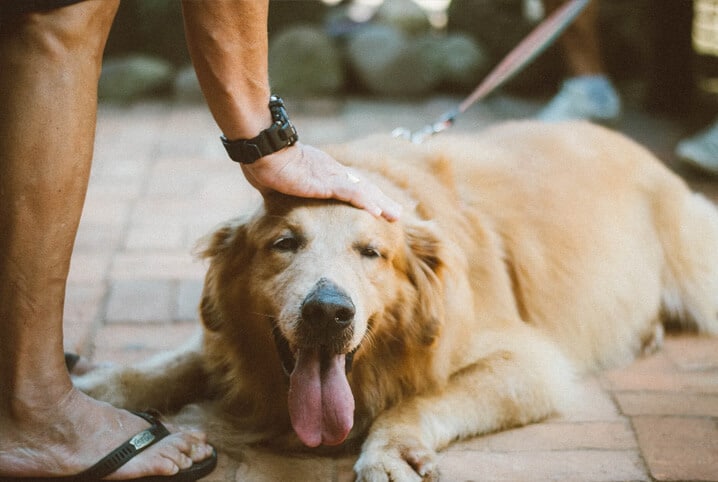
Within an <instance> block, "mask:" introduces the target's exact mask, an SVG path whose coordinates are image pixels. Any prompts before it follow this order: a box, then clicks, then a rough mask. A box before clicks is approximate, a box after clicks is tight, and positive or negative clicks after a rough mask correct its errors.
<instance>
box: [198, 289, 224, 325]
mask: <svg viewBox="0 0 718 482" xmlns="http://www.w3.org/2000/svg"><path fill="white" fill-rule="evenodd" d="M212 291H213V290H212V288H211V287H209V286H207V285H206V284H205V287H204V289H203V290H202V300H201V301H200V303H199V315H200V319H201V320H202V324H203V325H204V326H205V328H207V329H208V330H209V331H217V330H219V328H220V327H221V326H222V313H221V311H220V310H219V308H218V307H217V303H216V301H215V297H214V296H213V294H212Z"/></svg>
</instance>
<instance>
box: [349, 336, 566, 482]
mask: <svg viewBox="0 0 718 482" xmlns="http://www.w3.org/2000/svg"><path fill="white" fill-rule="evenodd" d="M537 345H540V346H537ZM537 345H534V346H533V347H529V349H530V351H529V352H521V351H519V352H517V351H509V350H501V351H496V352H494V353H492V354H490V355H488V356H486V357H484V358H482V359H480V360H478V361H477V362H475V363H474V364H472V365H469V366H466V367H465V368H463V369H462V370H460V371H458V372H456V373H455V374H454V375H452V376H451V378H450V379H449V381H448V383H447V384H446V386H445V387H444V388H442V389H441V390H438V391H437V392H436V393H431V394H425V395H420V396H416V397H413V398H410V399H407V400H406V401H404V402H402V403H399V404H398V405H396V406H394V407H393V408H391V409H389V410H387V411H386V412H384V413H382V414H380V415H379V417H377V419H376V420H375V422H374V423H373V425H372V426H371V428H370V430H369V435H368V437H367V439H366V441H365V443H364V445H363V447H362V453H361V455H360V457H359V459H358V460H357V462H356V464H355V466H354V470H355V471H356V473H357V481H360V482H376V481H383V482H384V481H390V480H391V481H420V480H438V478H439V474H438V468H437V464H436V450H439V449H442V448H444V447H446V446H447V445H448V444H449V443H451V442H452V441H455V440H458V439H462V438H467V437H471V436H474V435H478V434H484V433H489V432H494V431H496V430H501V429H505V428H509V427H515V426H520V425H524V424H527V423H531V422H536V421H539V420H542V419H544V418H546V417H548V416H550V415H551V414H554V413H556V412H558V411H560V410H562V409H563V408H564V407H565V406H566V405H567V404H568V403H571V401H570V399H572V398H573V393H575V390H574V384H573V373H572V369H571V367H570V364H569V363H568V362H567V361H566V360H565V358H564V357H563V356H561V354H560V353H558V350H556V349H555V348H554V347H553V346H552V345H551V344H550V343H548V342H544V341H543V340H537Z"/></svg>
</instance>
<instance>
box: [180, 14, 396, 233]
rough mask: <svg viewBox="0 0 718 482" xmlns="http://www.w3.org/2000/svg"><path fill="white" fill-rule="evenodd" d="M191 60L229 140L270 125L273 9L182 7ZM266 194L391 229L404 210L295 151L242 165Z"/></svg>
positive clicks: (336, 167)
mask: <svg viewBox="0 0 718 482" xmlns="http://www.w3.org/2000/svg"><path fill="white" fill-rule="evenodd" d="M182 10H183V14H184V19H185V32H186V36H187V44H188V47H189V52H190V56H191V57H192V62H193V64H194V67H195V71H196V72H197V78H198V79H199V82H200V86H201V87H202V91H203V93H204V95H205V98H206V100H207V104H208V105H209V108H210V111H211V112H212V115H213V116H214V119H215V121H216V122H217V125H218V126H219V128H220V129H221V131H222V133H223V134H224V136H225V137H226V138H227V139H230V140H234V139H249V138H252V137H255V136H256V135H257V134H259V132H260V131H262V130H263V129H265V128H267V127H269V125H270V124H271V122H272V119H271V116H270V113H269V108H268V102H269V97H270V88H269V74H268V64H267V63H268V59H267V52H268V39H267V15H268V2H266V1H255V0H210V1H206V0H184V1H183V2H182ZM242 170H243V172H244V175H245V177H246V178H247V180H248V181H249V182H250V183H251V184H252V185H253V186H254V187H255V188H257V189H258V190H259V191H260V192H261V193H263V194H265V193H267V192H268V191H272V190H275V191H279V192H282V193H285V194H290V195H294V196H301V197H311V198H336V199H339V200H342V201H346V202H349V203H351V204H352V205H354V206H356V207H359V208H363V209H366V210H367V211H369V212H370V213H372V214H373V215H375V216H383V217H384V218H386V219H388V220H390V221H393V220H395V219H397V218H398V216H399V213H400V211H401V208H400V207H399V205H398V204H397V203H395V202H394V201H392V200H391V199H390V198H388V197H387V196H386V195H384V194H383V193H382V192H381V191H380V190H379V188H377V187H376V186H374V185H373V184H372V183H370V182H368V181H366V180H361V181H359V182H357V179H358V178H357V177H356V176H354V175H353V174H351V171H350V170H349V169H348V168H346V167H345V166H342V165H341V164H339V163H338V162H337V161H336V160H335V159H333V158H332V157H331V156H329V155H327V154H326V153H324V152H323V151H321V150H319V149H316V148H313V147H311V146H308V145H305V144H302V143H301V142H297V143H295V144H294V145H293V146H290V147H287V148H284V149H282V150H280V151H277V152H275V153H273V154H271V155H268V156H265V157H263V158H261V159H259V160H258V161H256V162H254V163H252V164H242Z"/></svg>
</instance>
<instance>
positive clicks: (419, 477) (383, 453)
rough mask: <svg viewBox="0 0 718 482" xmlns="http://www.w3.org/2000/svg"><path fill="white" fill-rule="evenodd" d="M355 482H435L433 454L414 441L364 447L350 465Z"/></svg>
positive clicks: (435, 469) (436, 467) (370, 444)
mask: <svg viewBox="0 0 718 482" xmlns="http://www.w3.org/2000/svg"><path fill="white" fill-rule="evenodd" d="M354 471H355V472H356V475H357V478H356V480H357V482H389V481H392V482H421V481H424V482H426V481H429V482H432V481H437V480H439V469H438V466H437V464H436V452H434V451H433V450H431V449H428V448H427V447H425V446H424V445H423V444H421V443H419V442H417V441H401V442H398V441H391V442H387V443H384V444H373V443H371V442H370V443H368V444H366V445H365V446H364V449H363V450H362V453H361V455H360V457H359V459H358V460H357V462H356V464H355V465H354Z"/></svg>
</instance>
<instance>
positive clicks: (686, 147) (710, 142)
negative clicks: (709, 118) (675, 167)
mask: <svg viewBox="0 0 718 482" xmlns="http://www.w3.org/2000/svg"><path fill="white" fill-rule="evenodd" d="M676 155H678V157H679V158H680V159H681V160H682V161H685V162H686V163H688V164H691V165H692V166H695V167H698V168H700V169H702V170H704V171H707V172H710V173H713V174H718V120H716V121H715V122H714V123H713V125H712V126H709V127H708V128H706V129H704V130H702V131H701V132H699V133H698V134H696V135H694V136H693V137H689V138H688V139H683V140H682V141H681V142H679V143H678V145H677V146H676Z"/></svg>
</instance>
